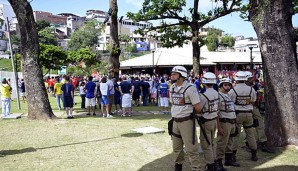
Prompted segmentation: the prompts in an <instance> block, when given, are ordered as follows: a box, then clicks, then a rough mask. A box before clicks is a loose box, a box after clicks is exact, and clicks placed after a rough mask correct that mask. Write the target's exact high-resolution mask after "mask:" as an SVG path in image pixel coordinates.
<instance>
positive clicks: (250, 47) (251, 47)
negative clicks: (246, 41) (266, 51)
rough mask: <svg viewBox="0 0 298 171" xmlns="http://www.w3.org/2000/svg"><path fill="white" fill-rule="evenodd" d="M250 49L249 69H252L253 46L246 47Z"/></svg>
mask: <svg viewBox="0 0 298 171" xmlns="http://www.w3.org/2000/svg"><path fill="white" fill-rule="evenodd" d="M248 48H249V49H250V70H253V69H254V68H253V63H252V62H253V61H252V49H253V48H254V47H253V46H249V47H248Z"/></svg>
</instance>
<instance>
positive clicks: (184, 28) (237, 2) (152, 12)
mask: <svg viewBox="0 0 298 171" xmlns="http://www.w3.org/2000/svg"><path fill="white" fill-rule="evenodd" d="M214 2H216V3H217V4H218V5H217V6H216V7H215V8H214V9H212V10H210V11H209V12H208V13H207V14H204V13H201V12H199V11H198V7H199V0H194V1H193V7H192V8H190V9H189V12H190V15H189V14H187V13H186V12H185V13H184V14H182V12H183V8H184V7H185V6H186V1H185V0H164V1H161V0H145V1H144V3H143V8H142V9H141V10H140V11H139V12H138V13H131V12H129V13H128V14H127V15H128V17H129V18H131V19H133V20H134V21H153V20H161V25H159V26H152V27H150V28H144V29H141V30H139V33H144V31H145V30H146V31H147V32H149V31H151V30H157V31H158V32H159V33H161V36H160V37H159V39H160V40H161V41H162V42H163V46H164V47H173V46H177V45H178V46H182V45H183V44H184V43H185V42H186V41H191V42H192V46H193V71H194V74H195V75H198V74H199V71H200V43H199V42H200V41H202V39H201V37H199V33H200V28H202V27H203V26H205V25H206V24H208V23H209V22H211V21H214V20H216V19H217V18H220V17H223V16H225V15H227V14H230V13H232V12H235V11H240V10H241V8H242V0H214ZM188 16H191V17H188ZM167 19H170V21H167ZM188 32H190V33H191V34H187V33H188ZM152 36H153V37H156V36H159V35H158V34H157V35H152ZM201 45H202V44H201Z"/></svg>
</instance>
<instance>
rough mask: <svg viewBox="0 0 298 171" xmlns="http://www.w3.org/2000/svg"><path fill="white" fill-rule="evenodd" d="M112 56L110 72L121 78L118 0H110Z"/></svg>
mask: <svg viewBox="0 0 298 171" xmlns="http://www.w3.org/2000/svg"><path fill="white" fill-rule="evenodd" d="M110 12H111V13H110V15H111V19H110V35H111V37H110V43H109V44H110V46H109V47H110V49H109V50H110V57H109V67H108V69H109V74H110V75H112V76H113V77H115V78H116V79H118V78H119V68H120V62H119V56H120V53H121V50H120V44H119V38H118V18H117V14H118V5H117V0H110Z"/></svg>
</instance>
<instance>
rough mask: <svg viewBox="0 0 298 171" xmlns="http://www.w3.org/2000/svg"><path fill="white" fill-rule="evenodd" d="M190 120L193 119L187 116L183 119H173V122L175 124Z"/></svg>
mask: <svg viewBox="0 0 298 171" xmlns="http://www.w3.org/2000/svg"><path fill="white" fill-rule="evenodd" d="M192 118H193V117H192V115H189V116H186V117H183V118H173V120H174V121H175V122H184V121H187V120H190V119H192Z"/></svg>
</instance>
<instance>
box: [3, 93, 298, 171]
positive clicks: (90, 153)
mask: <svg viewBox="0 0 298 171" xmlns="http://www.w3.org/2000/svg"><path fill="white" fill-rule="evenodd" d="M50 101H51V105H52V107H53V110H54V112H55V113H57V116H58V119H55V120H53V121H49V122H44V121H32V120H28V119H27V118H26V114H25V115H23V117H22V118H21V119H11V120H8V119H2V120H0V130H1V131H0V137H1V140H0V163H1V165H0V170H3V171H6V170H50V171H55V170H59V171H60V170H95V171H97V170H100V171H137V170H140V171H170V170H173V155H172V146H171V139H170V137H169V136H168V134H167V132H165V133H159V134H139V133H135V132H133V131H131V129H133V128H139V127H145V126H153V127H157V128H162V129H165V130H166V129H167V121H168V119H169V118H170V115H153V114H151V115H146V116H132V117H126V118H123V117H117V116H116V117H115V118H112V119H107V118H102V117H99V116H97V117H92V116H91V117H86V116H85V113H86V112H85V111H83V110H81V109H79V104H77V105H76V106H75V110H76V115H75V117H76V118H75V119H72V120H67V119H64V118H65V117H66V116H65V114H63V112H59V111H58V110H57V109H58V108H57V105H56V102H55V99H54V98H53V97H51V98H50ZM76 101H77V102H79V101H80V100H79V97H76ZM21 105H22V110H21V111H20V110H17V107H16V101H13V103H12V112H14V113H27V111H26V107H25V103H23V102H21ZM136 109H137V110H138V111H141V110H144V111H150V110H153V111H157V110H159V109H158V108H157V107H155V106H149V107H134V108H133V110H134V111H135V113H137V112H136V111H137V110H136ZM97 112H98V113H100V112H99V109H97ZM237 157H238V160H239V162H240V164H241V167H240V168H230V167H229V168H228V169H229V170H232V171H239V170H243V171H247V170H268V171H269V170H270V171H275V170H276V171H279V170H281V171H283V170H286V171H291V170H293V171H294V170H298V163H296V162H297V161H298V151H297V149H296V147H294V146H288V147H286V148H278V149H277V150H276V153H274V154H266V153H262V152H258V157H259V160H258V161H257V162H252V161H250V154H249V153H248V152H246V151H245V150H244V149H239V155H238V156H237ZM200 158H201V159H202V166H203V165H205V164H204V160H203V154H201V155H200ZM188 163H189V162H188V159H187V160H186V164H185V165H184V170H190V167H189V164H188Z"/></svg>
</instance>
